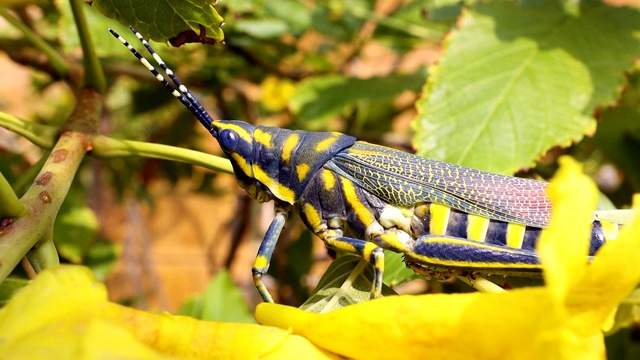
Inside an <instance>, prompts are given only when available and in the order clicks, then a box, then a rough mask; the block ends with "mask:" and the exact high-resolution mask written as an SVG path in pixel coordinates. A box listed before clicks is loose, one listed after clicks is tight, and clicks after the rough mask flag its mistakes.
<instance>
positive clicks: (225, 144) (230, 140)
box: [218, 129, 239, 152]
mask: <svg viewBox="0 0 640 360" xmlns="http://www.w3.org/2000/svg"><path fill="white" fill-rule="evenodd" d="M238 141H239V140H238V134H236V132H235V131H233V130H229V129H224V130H222V131H221V132H220V135H218V142H219V143H220V147H222V150H224V151H226V152H232V151H233V150H235V149H236V147H237V146H238Z"/></svg>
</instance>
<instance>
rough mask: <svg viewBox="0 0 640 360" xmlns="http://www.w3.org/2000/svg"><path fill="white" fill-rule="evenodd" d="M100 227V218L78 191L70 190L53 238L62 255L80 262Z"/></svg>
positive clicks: (73, 261) (57, 220)
mask: <svg viewBox="0 0 640 360" xmlns="http://www.w3.org/2000/svg"><path fill="white" fill-rule="evenodd" d="M99 227H100V223H99V222H98V218H97V217H96V215H95V213H94V212H93V210H92V209H91V208H90V207H88V206H87V205H86V204H85V203H84V200H83V197H82V196H81V195H79V194H78V192H77V191H73V190H72V191H70V192H69V195H68V196H67V198H66V199H65V200H64V202H63V203H62V206H61V207H60V212H59V213H58V216H57V217H56V222H55V225H54V230H53V234H54V235H53V238H54V241H55V244H56V248H57V249H58V252H59V253H60V255H61V256H62V257H64V258H66V259H67V260H69V261H71V262H72V263H75V264H79V263H81V262H82V259H83V257H84V255H85V254H86V252H87V251H88V249H89V248H90V246H91V244H93V243H94V241H95V237H96V234H97V232H98V229H99Z"/></svg>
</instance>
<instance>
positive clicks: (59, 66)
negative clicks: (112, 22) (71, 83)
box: [0, 7, 71, 78]
mask: <svg viewBox="0 0 640 360" xmlns="http://www.w3.org/2000/svg"><path fill="white" fill-rule="evenodd" d="M0 16H2V17H3V18H5V19H6V20H7V21H8V22H9V23H10V24H11V25H13V26H15V27H16V28H17V29H18V30H20V31H21V32H22V33H23V34H24V37H25V38H26V39H27V40H28V41H29V42H30V43H32V44H33V46H35V47H36V48H37V49H39V50H40V51H42V52H43V53H44V54H45V55H46V56H47V59H49V62H50V63H51V65H52V66H53V68H54V69H55V70H56V73H57V74H58V75H59V76H60V78H65V77H66V76H67V74H68V73H69V71H70V70H71V65H70V64H69V63H68V62H67V61H66V60H65V59H64V58H63V57H62V56H61V55H60V54H58V52H57V51H56V50H55V49H53V48H52V47H51V46H50V45H49V44H48V43H47V42H46V41H44V40H43V39H42V38H41V37H40V36H38V34H36V33H34V32H33V30H31V29H29V27H27V26H26V25H25V24H23V23H22V22H21V21H20V20H18V19H16V17H15V16H13V15H11V13H9V11H8V10H7V9H5V8H3V7H0Z"/></svg>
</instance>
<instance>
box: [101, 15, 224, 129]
mask: <svg viewBox="0 0 640 360" xmlns="http://www.w3.org/2000/svg"><path fill="white" fill-rule="evenodd" d="M129 29H131V32H133V33H134V34H135V35H136V37H137V38H138V40H140V42H142V45H144V47H146V48H147V51H149V54H151V56H152V57H153V59H154V60H155V61H156V63H158V65H160V67H161V68H162V70H163V71H164V72H165V74H167V76H168V77H169V79H171V81H172V82H173V84H174V85H175V87H174V86H173V85H171V84H170V83H169V82H168V81H167V80H166V79H165V77H164V76H163V75H162V74H160V73H159V72H158V70H156V68H154V67H153V65H151V63H150V62H149V61H148V60H147V59H145V58H144V57H143V56H142V55H141V54H140V53H139V52H138V50H136V49H135V48H134V47H133V46H131V44H129V43H128V42H127V40H125V38H123V37H122V36H120V34H118V33H117V32H115V31H114V30H113V29H109V32H110V33H111V35H113V36H114V37H115V38H116V39H118V40H120V42H121V43H122V44H124V46H126V47H127V49H129V51H131V53H132V54H133V55H134V56H135V57H136V58H138V60H140V62H141V63H142V65H144V66H145V67H146V68H147V69H148V70H149V71H150V72H151V74H153V76H154V77H155V78H156V79H157V80H158V81H159V82H160V83H161V84H162V85H164V87H165V88H166V89H167V90H169V92H171V94H172V95H173V96H175V97H176V98H177V99H178V100H180V102H181V103H182V104H183V105H184V106H186V107H187V109H189V111H191V112H192V113H193V115H195V117H196V119H198V121H200V123H201V124H202V125H203V126H204V127H205V128H206V129H207V131H209V133H211V135H213V136H214V137H216V138H217V137H218V133H217V130H216V129H215V128H214V127H213V118H211V116H210V115H209V113H208V112H207V110H205V109H204V107H203V106H202V104H200V101H198V99H196V98H195V96H193V94H192V93H191V92H190V91H189V89H187V87H186V86H185V85H184V84H183V83H182V82H181V81H180V79H178V77H177V76H176V75H175V73H174V72H173V70H171V69H169V67H168V66H167V65H166V64H165V62H164V61H163V60H162V58H161V57H160V55H158V53H157V52H156V51H155V50H154V49H153V48H152V47H151V45H150V44H149V42H148V41H147V40H146V39H145V38H144V37H143V36H142V34H140V33H139V32H138V31H137V30H136V29H134V28H133V27H131V26H129Z"/></svg>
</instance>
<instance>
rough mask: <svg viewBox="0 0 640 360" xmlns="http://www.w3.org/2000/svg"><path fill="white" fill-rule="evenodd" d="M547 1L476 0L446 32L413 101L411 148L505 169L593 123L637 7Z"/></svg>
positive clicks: (627, 45) (622, 56) (608, 99)
mask: <svg viewBox="0 0 640 360" xmlns="http://www.w3.org/2000/svg"><path fill="white" fill-rule="evenodd" d="M577 13H578V14H575V15H574V14H569V13H567V12H565V11H564V10H563V8H562V6H561V5H560V3H559V2H556V1H553V0H539V1H523V2H520V3H516V2H502V1H496V2H490V3H478V4H476V5H474V6H473V8H472V9H471V10H468V11H466V12H465V13H464V14H463V16H462V17H461V19H460V22H459V24H460V25H459V28H458V29H457V30H455V31H454V32H453V33H452V34H451V35H450V37H449V39H448V41H447V43H446V45H445V49H444V54H443V56H442V58H441V59H440V62H439V64H438V66H437V67H435V68H434V70H433V71H432V74H431V77H430V78H429V82H428V83H427V86H426V88H425V92H424V97H423V98H422V99H421V101H419V103H418V108H419V115H418V118H417V124H416V130H417V134H416V138H415V145H416V146H417V148H418V149H419V153H420V154H421V155H423V156H428V157H432V158H436V159H441V160H445V161H449V162H453V163H458V164H462V165H466V166H471V167H474V168H480V169H484V170H489V171H494V172H498V173H505V174H510V173H513V172H514V171H516V170H518V169H519V168H522V167H528V166H530V165H532V164H533V162H534V160H535V159H537V158H538V157H539V156H541V155H542V154H544V153H545V152H546V151H547V150H549V149H550V148H552V147H554V146H557V145H563V146H566V145H569V144H571V142H574V141H578V140H580V139H581V138H582V137H583V136H584V135H585V134H590V133H592V132H593V131H594V129H595V125H596V122H595V119H594V118H593V116H592V115H593V113H594V111H595V110H596V109H597V108H598V107H603V106H608V105H612V104H614V103H615V101H616V99H617V98H618V96H619V92H620V90H621V89H622V86H623V84H624V72H625V70H627V69H628V68H629V67H630V66H631V65H632V62H633V60H634V59H635V58H636V57H637V56H638V55H639V54H640V41H639V35H640V34H639V30H640V13H639V12H638V11H636V10H632V9H629V8H615V7H609V6H607V5H604V4H603V3H599V2H598V3H594V2H588V1H587V2H585V3H582V6H581V8H579V9H578V11H577Z"/></svg>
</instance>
